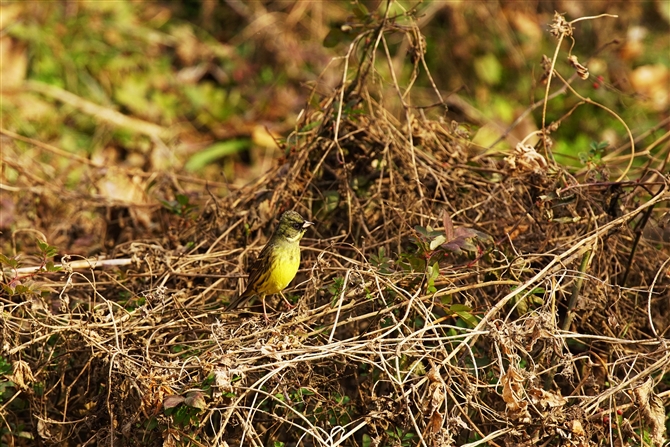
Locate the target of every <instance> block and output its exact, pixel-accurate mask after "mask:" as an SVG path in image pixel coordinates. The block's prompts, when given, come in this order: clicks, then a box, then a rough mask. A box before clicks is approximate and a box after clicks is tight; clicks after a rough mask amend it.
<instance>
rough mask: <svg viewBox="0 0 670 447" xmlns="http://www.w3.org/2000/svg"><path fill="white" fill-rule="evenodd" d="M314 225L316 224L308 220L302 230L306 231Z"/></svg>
mask: <svg viewBox="0 0 670 447" xmlns="http://www.w3.org/2000/svg"><path fill="white" fill-rule="evenodd" d="M312 225H314V222H310V221H309V220H306V221H304V222H303V223H302V229H303V230H306V229H308V228H309V227H311V226H312Z"/></svg>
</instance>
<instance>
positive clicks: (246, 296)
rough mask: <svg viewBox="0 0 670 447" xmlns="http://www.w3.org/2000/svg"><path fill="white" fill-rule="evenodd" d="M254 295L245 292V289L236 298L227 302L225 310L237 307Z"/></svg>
mask: <svg viewBox="0 0 670 447" xmlns="http://www.w3.org/2000/svg"><path fill="white" fill-rule="evenodd" d="M252 296H254V295H253V294H252V293H247V292H246V291H245V292H244V293H240V294H239V295H238V296H237V297H236V298H233V300H232V301H231V302H230V303H228V305H227V306H226V309H225V310H226V311H229V310H233V309H237V308H238V307H240V306H241V305H243V304H244V303H246V302H247V301H249V298H251V297H252Z"/></svg>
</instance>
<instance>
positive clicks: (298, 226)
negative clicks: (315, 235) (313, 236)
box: [293, 222, 302, 230]
mask: <svg viewBox="0 0 670 447" xmlns="http://www.w3.org/2000/svg"><path fill="white" fill-rule="evenodd" d="M293 228H295V229H296V230H302V224H301V223H299V222H296V223H294V224H293Z"/></svg>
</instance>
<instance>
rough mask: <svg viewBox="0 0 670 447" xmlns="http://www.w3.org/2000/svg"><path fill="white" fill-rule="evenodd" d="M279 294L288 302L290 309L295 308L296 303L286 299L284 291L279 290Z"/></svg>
mask: <svg viewBox="0 0 670 447" xmlns="http://www.w3.org/2000/svg"><path fill="white" fill-rule="evenodd" d="M279 294H280V295H281V297H282V298H284V302H285V303H286V305H287V306H288V308H289V309H293V308H294V307H295V304H291V303H289V301H288V300H287V299H286V297H285V296H284V294H283V293H281V292H279Z"/></svg>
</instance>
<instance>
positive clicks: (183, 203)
mask: <svg viewBox="0 0 670 447" xmlns="http://www.w3.org/2000/svg"><path fill="white" fill-rule="evenodd" d="M161 203H162V204H163V206H164V207H165V208H166V209H167V210H168V211H170V212H171V213H173V214H176V215H177V216H181V217H193V215H192V213H193V211H195V210H196V209H197V208H198V206H197V205H193V204H192V203H191V202H190V199H189V198H188V196H187V195H184V194H177V195H176V197H175V200H161Z"/></svg>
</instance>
